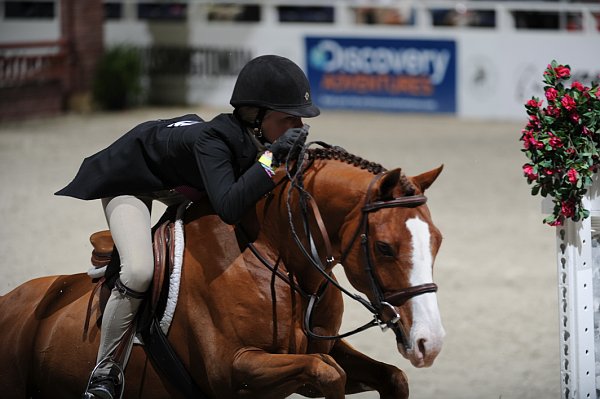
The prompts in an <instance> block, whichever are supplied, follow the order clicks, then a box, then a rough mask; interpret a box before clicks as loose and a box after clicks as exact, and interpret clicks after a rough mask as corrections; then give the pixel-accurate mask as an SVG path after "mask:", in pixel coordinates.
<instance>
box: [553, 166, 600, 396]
mask: <svg viewBox="0 0 600 399" xmlns="http://www.w3.org/2000/svg"><path fill="white" fill-rule="evenodd" d="M552 206H553V205H552V202H551V201H550V200H549V199H545V200H544V201H543V202H542V210H543V212H544V213H546V214H550V213H551V212H552ZM583 206H584V207H585V208H586V209H588V210H589V211H590V217H588V218H586V219H584V220H582V221H579V222H573V221H571V220H570V219H568V220H566V221H565V222H564V225H563V226H557V227H556V243H557V245H556V250H557V267H558V315H559V351H560V383H561V395H560V398H561V399H588V398H592V399H594V398H597V397H600V396H598V395H599V394H600V384H598V382H600V379H599V376H598V373H599V372H600V367H596V358H597V357H598V361H599V362H600V353H598V355H597V354H596V348H597V347H598V348H600V343H599V342H596V341H597V340H598V338H597V336H598V335H599V333H598V327H597V323H599V322H600V320H597V321H595V320H594V316H595V315H596V318H597V319H598V318H599V317H598V315H597V313H598V312H599V309H598V307H599V302H600V264H599V263H600V262H599V261H596V262H594V258H596V259H600V181H599V179H598V175H596V176H594V179H593V184H592V186H590V188H589V189H588V190H587V193H586V195H585V197H584V198H583ZM594 277H596V278H594ZM594 280H596V286H594ZM594 291H596V294H594Z"/></svg>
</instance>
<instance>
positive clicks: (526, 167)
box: [523, 164, 538, 180]
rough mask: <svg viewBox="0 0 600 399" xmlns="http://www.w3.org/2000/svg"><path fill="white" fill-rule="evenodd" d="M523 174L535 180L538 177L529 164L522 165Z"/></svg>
mask: <svg viewBox="0 0 600 399" xmlns="http://www.w3.org/2000/svg"><path fill="white" fill-rule="evenodd" d="M523 174H524V175H525V177H527V178H528V179H529V180H536V179H537V178H538V174H537V173H534V172H533V166H531V165H530V164H525V165H523Z"/></svg>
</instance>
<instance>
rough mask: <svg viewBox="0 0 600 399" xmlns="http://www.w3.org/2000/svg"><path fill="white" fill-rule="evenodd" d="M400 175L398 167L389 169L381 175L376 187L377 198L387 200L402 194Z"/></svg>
mask: <svg viewBox="0 0 600 399" xmlns="http://www.w3.org/2000/svg"><path fill="white" fill-rule="evenodd" d="M400 176H401V170H400V168H397V169H394V170H390V171H389V172H387V173H386V174H385V175H383V177H382V178H381V180H379V184H378V187H377V199H378V200H380V201H387V200H390V199H393V198H397V197H400V196H401V195H402V193H401V189H400V184H399V183H400Z"/></svg>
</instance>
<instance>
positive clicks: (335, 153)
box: [308, 147, 387, 175]
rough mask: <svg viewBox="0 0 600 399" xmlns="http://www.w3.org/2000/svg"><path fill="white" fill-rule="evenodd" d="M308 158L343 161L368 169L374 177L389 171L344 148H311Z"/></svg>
mask: <svg viewBox="0 0 600 399" xmlns="http://www.w3.org/2000/svg"><path fill="white" fill-rule="evenodd" d="M308 156H309V159H335V160H338V161H342V162H345V163H347V164H349V165H353V166H356V167H358V168H361V169H366V170H368V171H369V172H371V173H373V174H374V175H377V174H379V173H381V172H385V171H387V169H386V168H384V167H383V166H381V165H380V164H378V163H375V162H371V161H367V160H366V159H363V158H361V157H359V156H357V155H354V154H350V153H349V152H348V151H346V150H344V149H343V148H342V147H329V148H311V149H310V150H308Z"/></svg>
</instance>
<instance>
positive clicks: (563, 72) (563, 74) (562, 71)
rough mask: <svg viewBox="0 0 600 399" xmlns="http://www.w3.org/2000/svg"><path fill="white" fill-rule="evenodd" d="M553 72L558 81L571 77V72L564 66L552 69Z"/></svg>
mask: <svg viewBox="0 0 600 399" xmlns="http://www.w3.org/2000/svg"><path fill="white" fill-rule="evenodd" d="M554 72H555V73H556V76H557V77H558V78H560V79H569V77H571V70H570V69H569V68H568V67H566V66H564V65H559V66H557V67H556V68H554Z"/></svg>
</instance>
